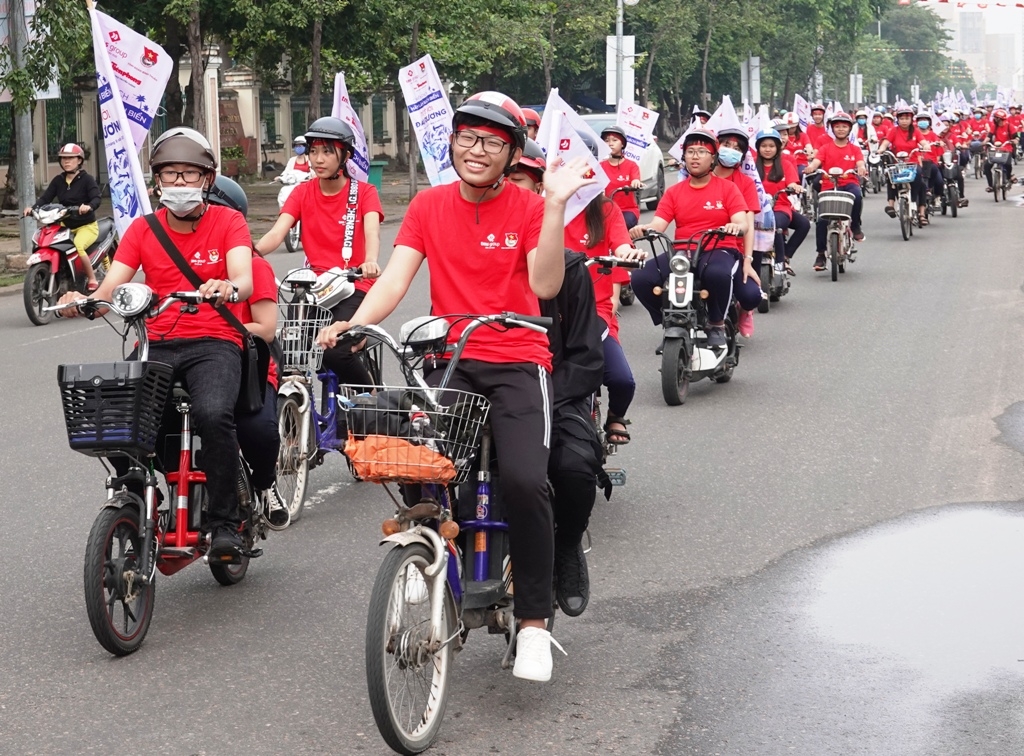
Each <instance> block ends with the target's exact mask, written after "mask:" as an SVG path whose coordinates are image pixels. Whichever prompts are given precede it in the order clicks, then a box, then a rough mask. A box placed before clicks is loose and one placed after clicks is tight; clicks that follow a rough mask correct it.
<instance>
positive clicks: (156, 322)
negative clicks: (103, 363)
mask: <svg viewBox="0 0 1024 756" xmlns="http://www.w3.org/2000/svg"><path fill="white" fill-rule="evenodd" d="M156 217H157V220H158V221H160V225H162V226H163V227H164V230H165V231H167V236H168V237H169V238H170V240H171V243H173V244H174V246H176V247H177V248H178V251H179V252H181V256H182V257H184V258H185V261H186V262H188V263H189V265H190V266H191V268H192V270H194V271H195V272H196V274H197V275H198V276H199V279H200V280H201V281H203V282H206V281H209V280H210V279H220V280H225V279H227V278H228V263H227V255H228V251H229V250H231V249H234V248H235V247H245V248H246V249H251V248H252V236H250V234H249V226H248V225H246V222H245V217H244V216H243V215H242V214H241V213H240V212H238V211H237V210H232V209H231V208H228V207H224V206H222V205H207V207H206V212H205V213H203V216H202V217H201V218H200V219H199V221H198V222H197V223H196V225H195V228H196V230H195V231H193V232H192V233H190V234H179V233H178V232H177V231H174V230H172V229H170V228H168V227H167V210H166V209H165V208H161V209H160V210H157V211H156ZM114 259H115V260H117V262H121V263H124V264H125V265H127V266H128V267H129V268H131V269H132V270H138V269H139V268H142V272H143V273H144V274H145V275H146V285H147V286H149V287H150V288H151V289H153V291H155V292H156V293H157V295H158V296H161V297H164V296H167V295H168V294H170V293H172V292H175V291H194V290H195V288H196V287H195V286H193V285H192V283H191V282H190V281H189V280H188V279H187V278H185V275H184V274H183V273H182V272H181V271H180V270H178V266H177V265H175V264H174V261H173V260H171V258H170V256H169V255H168V254H167V252H166V251H165V250H164V247H163V245H162V244H161V243H160V242H159V241H158V240H157V238H156V236H155V235H154V234H153V231H152V229H150V227H149V224H148V223H147V222H146V221H145V219H143V218H136V219H135V220H134V221H133V222H132V224H131V225H130V226H129V227H128V230H127V231H125V233H124V238H122V239H121V244H120V245H119V246H118V248H117V252H116V253H115V255H114ZM149 338H150V339H151V340H153V341H163V340H165V339H221V340H222V341H230V342H232V343H234V344H237V345H238V346H239V347H241V346H242V337H241V335H240V334H239V333H238V331H236V330H235V329H234V327H232V326H231V324H230V323H228V322H227V321H226V320H225V319H224V317H223V316H222V315H220V314H219V313H218V312H216V310H214V307H213V305H211V304H206V303H204V304H201V305H199V312H196V313H183V312H181V308H180V307H177V306H172V307H170V308H168V309H167V310H165V311H164V312H162V313H161V314H160V315H157V316H156V317H155V318H153V319H152V320H150V321H149Z"/></svg>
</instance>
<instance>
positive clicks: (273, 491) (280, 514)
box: [259, 483, 292, 530]
mask: <svg viewBox="0 0 1024 756" xmlns="http://www.w3.org/2000/svg"><path fill="white" fill-rule="evenodd" d="M259 495H260V498H261V499H263V501H264V502H265V504H264V506H265V508H264V510H263V515H264V516H265V517H266V518H267V525H268V527H269V528H270V529H271V530H284V529H285V528H287V527H288V525H290V524H291V520H292V518H291V515H290V514H289V513H288V507H286V506H285V505H284V502H283V501H281V494H280V493H278V490H277V483H275V484H274V485H272V486H271V487H270V488H268V489H266V490H265V491H260V493H259Z"/></svg>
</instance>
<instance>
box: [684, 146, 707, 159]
mask: <svg viewBox="0 0 1024 756" xmlns="http://www.w3.org/2000/svg"><path fill="white" fill-rule="evenodd" d="M710 154H711V150H709V149H706V148H704V147H692V148H690V149H688V150H687V151H686V152H684V153H683V157H688V158H702V157H707V156H708V155H710Z"/></svg>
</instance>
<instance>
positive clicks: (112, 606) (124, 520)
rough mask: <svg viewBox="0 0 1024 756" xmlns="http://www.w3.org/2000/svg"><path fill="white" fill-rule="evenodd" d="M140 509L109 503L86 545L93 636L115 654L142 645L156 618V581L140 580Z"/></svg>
mask: <svg viewBox="0 0 1024 756" xmlns="http://www.w3.org/2000/svg"><path fill="white" fill-rule="evenodd" d="M142 548H143V543H142V534H141V533H139V512H138V510H137V509H136V508H135V507H134V506H131V505H129V506H125V507H121V508H120V509H114V508H113V507H104V508H103V509H102V510H100V513H99V515H98V516H97V517H96V520H95V521H94V522H93V525H92V530H90V531H89V540H88V541H87V543H86V546H85V575H84V576H85V609H86V612H87V613H88V615H89V624H90V625H91V626H92V632H93V635H95V636H96V640H98V641H99V642H100V645H101V646H103V648H105V649H106V650H107V651H109V652H110V653H112V654H114V655H115V656H127V655H128V654H130V653H132V652H134V651H136V650H138V648H139V646H141V645H142V641H143V639H144V638H145V637H146V631H147V630H149V623H150V621H151V620H152V619H153V600H154V598H155V592H154V586H153V583H152V582H150V583H146V584H143V583H142V581H141V580H140V579H139V578H140V575H139V572H138V570H139V559H140V558H141V556H142Z"/></svg>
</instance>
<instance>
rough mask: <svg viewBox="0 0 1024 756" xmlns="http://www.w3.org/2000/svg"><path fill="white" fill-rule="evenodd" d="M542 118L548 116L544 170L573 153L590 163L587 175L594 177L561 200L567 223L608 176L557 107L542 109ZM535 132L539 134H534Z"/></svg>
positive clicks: (597, 192)
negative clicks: (591, 181) (590, 181)
mask: <svg viewBox="0 0 1024 756" xmlns="http://www.w3.org/2000/svg"><path fill="white" fill-rule="evenodd" d="M544 118H547V119H549V125H548V131H549V137H548V145H547V153H546V158H547V163H548V170H550V169H551V167H552V166H555V167H560V166H562V165H565V163H567V162H568V161H570V160H572V159H573V158H575V157H582V158H584V159H586V161H587V164H588V165H589V166H590V173H589V174H588V175H587V178H596V179H597V182H596V183H594V184H587V185H586V186H585V187H583V188H582V189H580V190H579V191H578V192H576V194H574V195H573V196H572V197H570V198H569V201H568V202H566V203H565V223H566V225H568V224H569V221H571V220H572V219H573V218H575V217H576V216H577V215H579V214H580V213H582V212H583V211H584V210H585V209H586V207H587V205H589V204H590V203H591V201H593V199H594V197H597V196H599V195H601V194H604V190H605V187H607V186H608V176H607V175H606V174H605V172H604V170H603V169H602V168H601V165H600V164H599V163H598V162H597V158H595V157H594V156H593V154H591V152H590V148H589V147H587V144H586V142H584V141H583V137H581V136H580V135H579V132H577V131H576V129H574V128H573V127H572V124H571V123H570V122H569V119H568V117H567V116H566V114H565V113H564V112H563V111H561V110H548V109H547V108H545V109H544ZM538 136H539V134H538Z"/></svg>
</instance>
